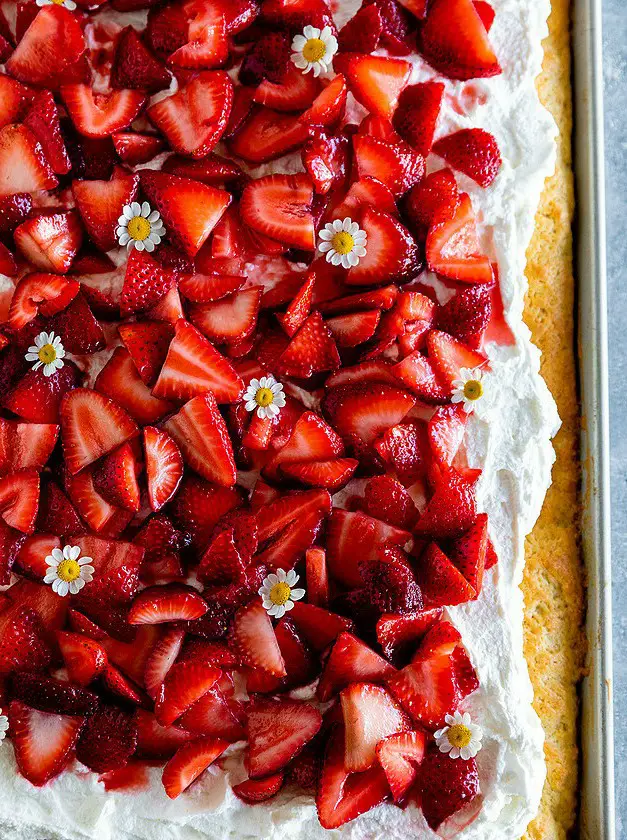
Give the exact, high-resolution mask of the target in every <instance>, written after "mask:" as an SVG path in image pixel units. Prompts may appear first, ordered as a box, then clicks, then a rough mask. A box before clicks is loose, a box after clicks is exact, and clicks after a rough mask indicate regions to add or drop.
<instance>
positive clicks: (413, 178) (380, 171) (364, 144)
mask: <svg viewBox="0 0 627 840" xmlns="http://www.w3.org/2000/svg"><path fill="white" fill-rule="evenodd" d="M353 150H354V153H355V162H356V164H357V172H358V174H359V178H360V180H365V179H366V178H376V179H377V181H380V182H381V183H382V184H383V185H384V186H385V187H387V188H388V189H389V190H390V192H391V193H392V195H393V196H395V197H396V198H398V197H399V196H401V195H403V194H404V193H406V192H407V190H408V189H410V187H413V186H414V185H415V184H418V183H420V181H422V179H423V177H424V174H425V160H424V157H423V156H422V155H421V154H418V152H415V151H414V150H413V149H412V148H411V146H408V145H407V143H390V142H386V141H385V140H379V139H377V138H376V137H371V136H370V135H368V134H356V135H355V136H354V137H353ZM379 192H380V190H379ZM377 209H378V210H382V209H384V208H383V207H381V206H379V205H378V204H377ZM385 209H387V208H385ZM392 212H394V211H392Z"/></svg>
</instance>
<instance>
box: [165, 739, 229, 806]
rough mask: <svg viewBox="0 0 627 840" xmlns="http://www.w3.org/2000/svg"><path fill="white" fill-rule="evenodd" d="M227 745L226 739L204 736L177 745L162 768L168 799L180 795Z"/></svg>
mask: <svg viewBox="0 0 627 840" xmlns="http://www.w3.org/2000/svg"><path fill="white" fill-rule="evenodd" d="M228 746H229V742H228V741H225V740H222V739H220V738H212V737H204V738H198V739H196V740H195V741H190V742H189V743H187V744H183V745H182V746H181V747H179V748H178V750H177V752H176V754H175V755H174V756H173V757H172V758H171V759H170V760H169V761H168V763H167V764H166V766H165V767H164V768H163V787H164V788H165V792H166V793H167V795H168V796H169V797H170V799H176V797H177V796H180V794H181V793H183V791H184V790H186V789H187V788H188V787H189V786H190V785H191V783H192V782H193V781H195V780H196V779H197V778H198V777H199V776H200V774H201V773H204V772H205V770H206V769H207V767H209V765H210V764H213V762H214V761H215V760H216V758H219V756H221V755H222V753H223V752H224V750H225V749H226V748H227V747H228Z"/></svg>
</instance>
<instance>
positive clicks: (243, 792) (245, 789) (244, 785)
mask: <svg viewBox="0 0 627 840" xmlns="http://www.w3.org/2000/svg"><path fill="white" fill-rule="evenodd" d="M282 787H283V773H274V775H272V776H266V778H265V779H245V780H244V781H243V782H240V783H239V784H237V785H233V793H234V794H235V796H237V798H238V799H241V800H242V802H246V803H247V804H249V805H253V804H254V803H255V802H265V801H266V799H271V798H272V797H273V796H276V794H277V793H278V792H279V791H280V790H281V788H282Z"/></svg>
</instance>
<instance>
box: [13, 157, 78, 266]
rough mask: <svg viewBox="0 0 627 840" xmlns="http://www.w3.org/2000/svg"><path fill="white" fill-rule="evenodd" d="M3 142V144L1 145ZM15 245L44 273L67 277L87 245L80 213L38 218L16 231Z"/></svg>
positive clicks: (28, 220) (72, 211)
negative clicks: (79, 253)
mask: <svg viewBox="0 0 627 840" xmlns="http://www.w3.org/2000/svg"><path fill="white" fill-rule="evenodd" d="M0 142H1V141H0ZM13 237H14V239H15V244H16V245H17V247H18V248H19V249H20V251H21V252H22V253H23V254H24V256H25V257H27V258H28V260H29V261H30V262H31V263H32V264H33V265H35V266H37V268H40V269H41V270H42V271H51V272H54V273H56V274H65V273H66V272H67V271H68V270H69V268H70V266H71V265H72V262H73V260H74V257H75V256H76V254H77V252H78V250H79V248H80V247H81V243H82V241H83V229H82V228H81V224H80V222H79V220H78V215H77V213H76V211H74V210H70V211H69V212H68V213H51V214H43V215H41V216H34V217H33V218H31V219H27V220H26V221H25V222H22V224H21V225H20V226H19V227H17V228H16V229H15V231H14V232H13Z"/></svg>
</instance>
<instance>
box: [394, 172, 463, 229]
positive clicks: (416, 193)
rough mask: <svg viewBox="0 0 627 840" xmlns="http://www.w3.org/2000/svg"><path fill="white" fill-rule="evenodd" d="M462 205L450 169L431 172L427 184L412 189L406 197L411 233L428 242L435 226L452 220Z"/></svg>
mask: <svg viewBox="0 0 627 840" xmlns="http://www.w3.org/2000/svg"><path fill="white" fill-rule="evenodd" d="M458 205H459V190H458V189H457V181H456V180H455V176H454V175H453V173H452V172H451V170H450V169H438V171H437V172H431V173H430V174H429V175H427V177H426V178H425V179H424V181H421V182H420V183H419V184H416V185H415V186H414V187H412V190H411V192H410V193H409V195H408V197H407V205H406V210H407V216H408V218H409V221H410V225H409V226H410V229H411V230H412V232H413V233H414V234H415V235H416V236H417V237H418V238H419V239H421V240H424V239H426V236H427V232H428V230H429V228H430V227H431V226H432V225H436V224H440V223H441V222H444V221H446V220H447V219H451V218H452V217H453V216H454V215H455V212H456V211H457V207H458Z"/></svg>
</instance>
